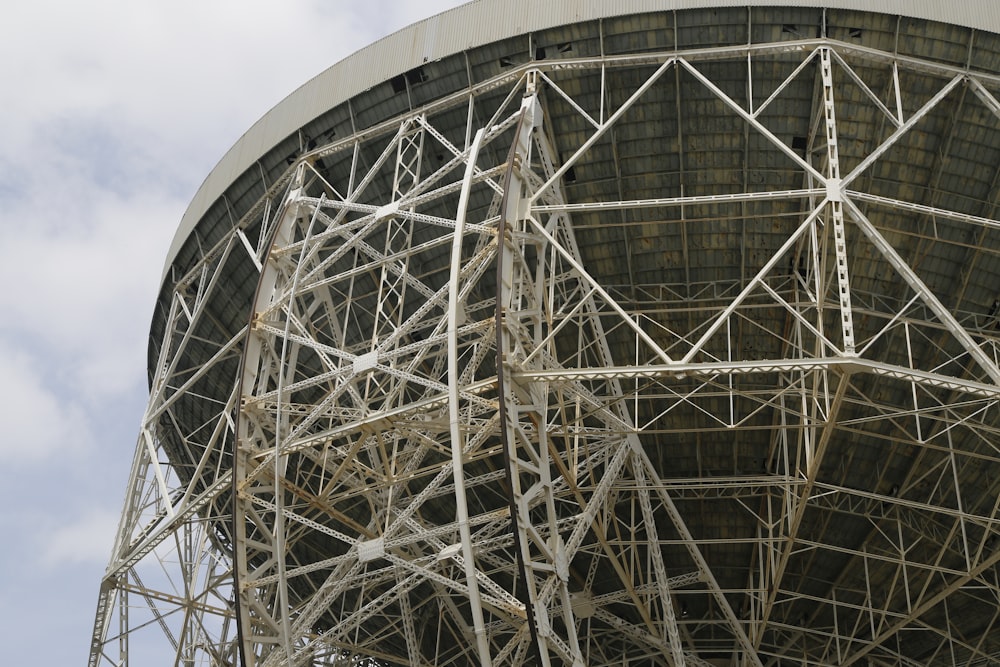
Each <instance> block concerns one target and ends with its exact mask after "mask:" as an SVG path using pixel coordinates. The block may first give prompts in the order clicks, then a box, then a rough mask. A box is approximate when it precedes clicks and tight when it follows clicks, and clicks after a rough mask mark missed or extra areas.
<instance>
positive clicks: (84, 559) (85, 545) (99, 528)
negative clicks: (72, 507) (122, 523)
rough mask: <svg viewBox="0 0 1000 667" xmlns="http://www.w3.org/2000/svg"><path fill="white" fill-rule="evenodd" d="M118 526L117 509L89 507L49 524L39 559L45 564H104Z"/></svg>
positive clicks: (59, 565)
mask: <svg viewBox="0 0 1000 667" xmlns="http://www.w3.org/2000/svg"><path fill="white" fill-rule="evenodd" d="M117 529H118V513H117V512H110V511H107V510H99V509H91V510H89V511H87V512H86V513H85V514H83V516H80V517H78V518H76V519H74V520H73V521H72V522H70V523H65V524H62V525H56V526H54V527H52V528H50V530H49V531H48V533H47V534H46V535H44V536H43V537H42V540H43V544H42V547H41V555H42V562H43V563H44V564H45V565H46V566H48V567H61V566H66V565H73V564H77V563H93V564H97V565H105V564H107V561H108V557H109V556H110V555H111V547H112V543H113V541H114V535H115V531H116V530H117ZM95 583H96V582H95Z"/></svg>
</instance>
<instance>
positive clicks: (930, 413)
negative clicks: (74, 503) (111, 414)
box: [90, 0, 1000, 667]
mask: <svg viewBox="0 0 1000 667" xmlns="http://www.w3.org/2000/svg"><path fill="white" fill-rule="evenodd" d="M606 4H607V5H609V6H604V5H605V3H598V2H593V3H586V2H575V1H572V0H564V1H562V0H561V1H552V2H546V3H531V2H527V1H526V0H517V1H505V2H502V3H501V2H492V1H486V0H483V1H480V2H475V3H472V4H470V5H467V6H465V7H462V8H459V9H457V10H454V11H451V12H448V13H445V14H442V15H439V16H437V17H434V18H432V19H430V20H428V21H426V22H424V23H421V24H417V25H415V26H413V27H411V28H409V29H407V30H404V31H402V32H400V33H398V34H396V35H393V36H392V37H390V38H387V39H386V40H383V42H380V43H377V44H375V45H373V46H372V47H370V48H369V49H366V50H365V51H362V52H360V53H359V54H357V55H356V56H354V57H352V58H351V59H348V60H347V61H345V62H344V63H341V64H339V65H337V66H335V67H333V68H331V70H329V71H328V72H326V73H324V74H323V75H321V76H320V77H318V78H317V79H316V80H314V81H312V82H310V83H309V84H308V85H307V86H305V87H304V88H303V89H301V90H300V91H298V92H296V93H295V94H294V95H292V96H291V97H290V98H289V99H288V100H286V101H285V102H283V103H282V104H281V105H279V106H278V107H277V108H276V109H275V110H274V111H273V112H271V114H269V115H268V116H267V117H265V118H264V119H263V120H262V121H261V122H260V123H258V125H257V126H255V127H254V128H253V129H251V131H250V132H249V133H248V134H247V135H246V136H245V137H244V139H243V140H241V142H240V144H238V145H237V146H236V147H235V148H234V149H233V151H231V152H230V154H228V155H227V156H226V158H225V159H224V160H223V162H222V163H220V165H219V167H218V168H217V169H216V170H215V171H214V172H213V174H212V175H211V176H210V177H209V179H208V180H207V181H206V183H205V185H204V186H203V187H202V189H201V191H200V192H199V194H198V196H197V197H196V199H195V201H194V202H193V203H192V205H191V209H190V210H189V211H188V214H187V215H186V217H185V219H184V221H183V222H182V224H181V229H180V231H179V232H178V235H177V238H176V241H175V243H174V246H173V248H171V251H170V256H169V258H168V263H167V268H166V273H165V276H164V281H163V288H162V291H161V294H160V298H159V301H158V304H157V310H156V313H155V317H154V321H153V324H152V331H151V336H150V354H149V373H150V386H151V394H150V401H149V407H148V410H147V412H146V415H145V419H144V423H143V428H142V432H141V436H140V438H139V444H138V447H137V450H136V457H135V464H134V467H133V469H132V475H131V478H130V480H129V487H128V493H127V497H126V501H125V506H124V511H123V515H122V523H121V529H120V531H119V533H118V537H117V541H116V543H115V547H114V553H113V555H112V558H111V562H110V565H109V568H108V571H107V574H106V576H105V578H104V580H103V582H102V586H101V593H100V599H99V603H98V611H97V617H96V622H95V628H94V640H93V644H92V648H91V654H90V664H91V665H92V666H94V667H96V666H97V665H120V664H126V663H127V664H132V665H139V664H152V663H154V662H155V663H157V664H170V661H172V662H173V664H177V665H237V664H239V665H247V666H250V665H253V666H255V667H256V666H261V665H266V666H270V665H287V664H295V665H303V664H306V665H341V664H355V663H357V662H359V661H364V660H366V659H367V660H370V661H374V662H369V663H368V664H376V663H378V664H399V665H412V666H414V667H416V666H424V665H452V664H454V665H481V666H482V667H487V666H489V665H522V664H538V665H562V664H564V665H574V666H579V665H593V666H598V665H633V664H636V665H647V664H648V665H685V664H686V665H718V666H721V665H734V666H735V665H755V666H757V667H760V666H765V665H766V666H767V667H774V666H777V665H793V664H795V665H798V664H803V665H804V664H808V665H843V666H845V667H846V666H847V665H899V666H906V667H910V666H912V665H931V664H949V665H951V664H955V665H986V664H998V663H1000V572H998V568H997V563H998V561H1000V548H998V542H997V536H998V534H1000V497H998V491H1000V407H998V401H1000V320H998V310H1000V221H998V203H1000V169H998V164H1000V101H998V100H1000V75H998V73H997V72H1000V37H998V34H997V33H998V32H1000V13H995V10H993V9H992V8H991V6H990V5H989V4H988V3H981V2H972V1H968V2H967V1H964V0H962V1H958V0H952V2H949V3H946V4H945V3H937V2H906V3H904V2H902V1H901V0H898V1H895V0H894V1H885V2H882V3H880V7H881V12H880V13H875V12H871V11H864V8H865V6H866V4H867V3H865V2H862V1H860V0H839V1H830V2H827V3H822V4H821V3H818V2H814V1H807V0H802V1H801V2H798V3H794V4H795V5H800V6H791V5H792V3H787V2H785V3H782V2H777V3H775V2H772V3H766V2H748V3H746V2H745V3H743V4H741V5H740V6H726V5H731V4H732V3H731V2H710V1H704V2H681V1H680V0H676V1H672V0H661V1H660V2H653V1H643V2H640V1H638V0H635V1H633V2H617V3H606ZM535 5H539V6H535ZM610 5H614V6H610ZM778 5H782V6H778ZM164 655H167V656H168V657H167V658H164V657H163V656H164Z"/></svg>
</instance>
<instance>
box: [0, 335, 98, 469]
mask: <svg viewBox="0 0 1000 667" xmlns="http://www.w3.org/2000/svg"><path fill="white" fill-rule="evenodd" d="M44 374H45V370H44V369H42V368H41V367H40V366H39V365H38V364H37V363H36V362H35V361H34V360H32V359H31V358H30V357H28V356H27V355H26V354H24V353H23V352H21V351H19V350H18V349H17V348H15V347H13V346H11V345H10V344H9V342H8V341H6V340H4V339H2V338H0V378H3V382H0V421H2V423H3V425H4V427H3V435H2V437H0V457H2V459H3V461H4V464H5V466H8V467H9V466H10V465H12V464H14V463H18V462H32V461H39V460H41V459H44V458H45V457H47V456H50V455H51V454H53V453H55V452H59V451H61V452H73V451H79V450H80V449H85V448H87V447H89V446H91V445H92V444H93V442H94V439H93V435H92V433H91V432H90V427H89V424H88V421H87V419H86V416H85V414H84V411H83V410H81V409H80V407H79V406H78V405H75V404H74V403H72V402H69V403H67V402H65V401H63V400H62V399H61V398H60V397H59V396H58V395H57V394H56V392H55V391H53V390H52V389H50V388H49V386H47V383H46V379H45V378H44V377H43V376H44ZM57 381H58V378H57Z"/></svg>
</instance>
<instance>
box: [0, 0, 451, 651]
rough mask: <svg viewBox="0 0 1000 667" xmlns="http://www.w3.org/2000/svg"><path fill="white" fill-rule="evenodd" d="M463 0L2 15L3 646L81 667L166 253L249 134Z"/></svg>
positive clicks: (163, 2) (10, 10) (72, 5)
mask: <svg viewBox="0 0 1000 667" xmlns="http://www.w3.org/2000/svg"><path fill="white" fill-rule="evenodd" d="M459 4H461V2H460V0H422V1H421V2H419V3H417V2H408V1H406V0H365V1H364V2H348V1H347V0H281V1H280V2H270V3H264V2H259V1H258V0H142V1H141V2H134V1H133V2H129V1H128V0H92V1H91V2H87V3H78V2H72V0H28V1H25V2H18V3H14V4H10V5H9V6H6V7H5V8H4V11H3V14H4V16H3V19H2V21H0V90H2V93H0V99H2V101H3V102H2V105H0V118H2V121H3V122H0V285H2V286H3V287H2V289H0V379H2V382H0V457H2V459H0V461H2V463H0V531H2V532H0V535H2V536H0V545H2V548H0V645H2V646H3V647H4V650H3V657H2V662H3V663H4V664H10V665H17V664H25V665H26V664H42V665H73V664H85V661H86V656H87V650H88V648H89V641H90V632H91V628H92V624H93V617H94V610H95V608H96V602H97V589H98V583H99V580H100V576H101V573H102V572H103V570H104V567H105V565H106V561H107V557H108V554H109V552H110V549H111V539H112V533H113V531H114V528H115V525H116V523H117V520H118V510H119V507H120V505H121V502H122V497H123V493H124V489H125V482H126V478H127V475H128V469H129V465H130V463H131V458H132V451H133V448H134V445H135V441H136V433H137V428H138V424H139V419H140V417H141V414H142V410H143V407H144V405H145V400H146V384H145V374H144V365H145V349H146V340H145V339H146V334H147V330H148V325H149V321H150V318H151V315H152V309H153V301H154V298H155V295H156V291H157V287H158V285H157V283H158V281H159V278H160V272H161V270H162V266H163V259H164V257H165V255H166V251H167V247H168V245H169V242H170V239H171V237H172V235H173V231H174V229H175V228H176V226H177V223H178V222H179V221H180V218H181V214H182V213H183V211H184V208H185V207H186V205H187V202H188V200H189V199H190V198H191V196H192V195H193V194H194V192H195V190H196V188H197V187H198V185H199V184H200V183H201V181H202V180H203V179H204V177H205V176H206V175H207V174H208V172H209V171H210V170H211V168H212V166H213V165H214V164H215V162H216V161H217V160H218V159H219V158H221V157H222V155H223V153H225V151H226V150H227V149H228V148H229V147H230V146H231V145H232V144H233V143H234V142H235V141H236V140H237V139H238V138H239V136H240V134H242V132H243V131H244V130H246V129H247V128H249V127H250V125H251V124H252V123H253V122H254V121H255V120H257V119H258V118H259V117H260V116H261V115H262V114H264V113H265V112H266V111H267V110H268V109H269V108H270V107H272V106H273V105H274V104H276V103H277V102H278V101H279V100H280V99H282V98H283V97H284V96H286V95H287V94H288V93H290V92H291V91H292V90H293V89H295V88H296V87H298V86H299V85H301V84H303V83H305V82H306V81H307V80H308V79H309V78H311V77H312V76H314V75H316V74H318V73H319V72H320V71H322V70H323V69H325V68H326V67H327V66H329V65H331V64H333V63H334V62H336V61H338V60H340V59H341V58H343V57H344V56H346V55H348V54H349V53H351V52H353V51H355V50H357V49H358V48H361V47H362V46H364V45H366V44H368V43H369V42H372V41H374V40H375V39H378V38H379V37H381V36H383V35H385V34H388V33H390V32H393V31H395V30H398V29H399V28H401V27H403V26H405V25H408V24H409V23H412V22H414V21H416V20H419V19H421V18H425V17H426V16H430V15H432V14H434V13H437V12H439V11H443V10H445V9H448V8H450V7H453V6H456V5H459Z"/></svg>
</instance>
